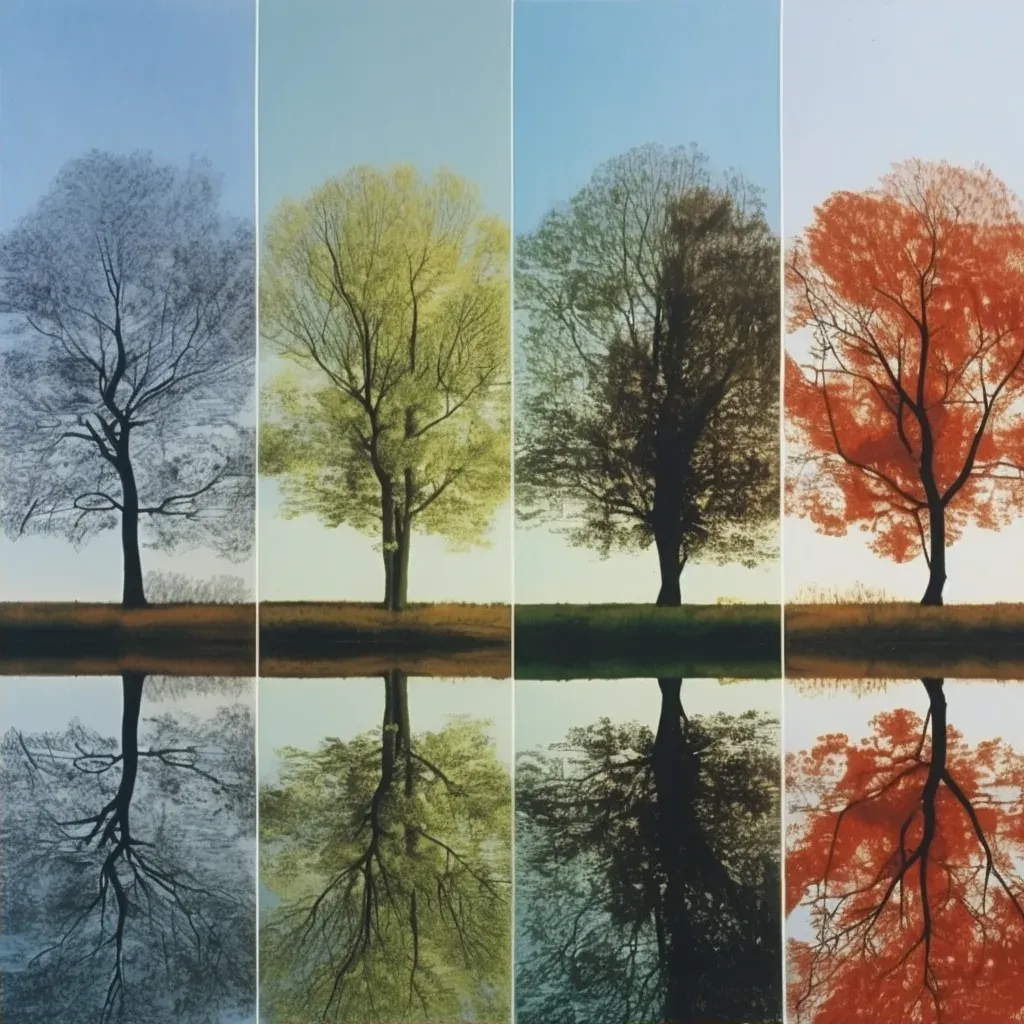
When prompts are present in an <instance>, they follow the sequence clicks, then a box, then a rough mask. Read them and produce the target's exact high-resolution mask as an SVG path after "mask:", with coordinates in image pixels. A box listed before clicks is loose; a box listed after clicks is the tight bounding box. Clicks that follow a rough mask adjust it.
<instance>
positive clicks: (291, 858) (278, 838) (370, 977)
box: [259, 670, 512, 1022]
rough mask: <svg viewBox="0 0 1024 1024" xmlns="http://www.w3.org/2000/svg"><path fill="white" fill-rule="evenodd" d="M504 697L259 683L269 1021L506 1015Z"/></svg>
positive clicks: (332, 682) (432, 688) (448, 685)
mask: <svg viewBox="0 0 1024 1024" xmlns="http://www.w3.org/2000/svg"><path fill="white" fill-rule="evenodd" d="M510 690H511V686H510V684H509V683H508V682H507V681H505V682H501V681H497V680H492V679H457V680H441V679H428V678H422V677H420V678H410V676H409V675H408V674H407V673H405V672H403V671H399V670H392V671H389V672H386V673H383V674H382V675H381V676H380V677H378V678H376V679H373V678H366V679H319V680H311V679H273V680H271V679H263V680H261V682H260V740H259V742H260V783H261V792H260V903H261V916H260V1008H261V1013H262V1015H263V1017H264V1019H266V1020H267V1021H290V1020H337V1021H397V1020H405V1021H433V1020H478V1021H488V1022H498V1021H507V1020H509V1019H510V1014H511V1005H510V1004H511V973H512V953H511V941H512V927H511V922H512V878H511V872H512V866H511V859H512V832H511V830H512V777H511V769H512V723H511V720H510V717H509V714H508V709H509V704H510V700H511V692H510Z"/></svg>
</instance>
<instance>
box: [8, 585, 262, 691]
mask: <svg viewBox="0 0 1024 1024" xmlns="http://www.w3.org/2000/svg"><path fill="white" fill-rule="evenodd" d="M255 667H256V607H255V605H252V604H239V605H228V604H166V605H150V606H149V607H146V608H133V609H125V608H122V607H121V606H120V605H117V604H91V603H75V602H67V603H57V602H46V603H43V602H40V603H34V602H33V603H0V673H2V674H5V675H116V674H118V673H120V672H123V671H134V672H146V673H154V674H165V675H172V674H173V675H211V676H218V675H223V676H252V675H254V674H255Z"/></svg>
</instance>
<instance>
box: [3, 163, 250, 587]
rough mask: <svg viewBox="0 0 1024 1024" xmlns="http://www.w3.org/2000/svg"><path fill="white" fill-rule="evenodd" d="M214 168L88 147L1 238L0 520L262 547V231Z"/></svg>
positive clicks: (137, 566) (129, 583)
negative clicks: (258, 330)
mask: <svg viewBox="0 0 1024 1024" xmlns="http://www.w3.org/2000/svg"><path fill="white" fill-rule="evenodd" d="M219 207H220V194H219V185H218V183H217V180H216V178H215V177H214V175H213V174H212V172H211V171H210V169H209V168H208V167H207V166H206V165H205V164H203V163H200V162H196V163H193V164H192V165H190V166H189V167H188V168H186V169H184V170H182V169H179V168H175V167H171V166H165V165H161V164H158V163H156V161H155V160H154V159H153V157H152V156H151V155H148V154H143V153H137V154H133V155H131V156H119V155H113V154H109V153H101V152H90V153H88V154H86V155H85V156H83V157H80V158H79V159H77V160H73V161H71V162H70V163H68V164H67V165H66V166H65V167H64V168H63V169H62V170H61V172H60V173H59V174H58V175H57V178H56V179H55V181H54V182H53V184H52V185H51V186H50V188H49V190H48V191H47V192H46V194H45V195H44V196H43V198H42V199H41V200H40V201H39V203H38V204H37V205H36V207H35V208H34V209H33V210H32V211H31V212H30V213H28V214H27V215H26V216H24V217H23V218H22V219H21V220H20V221H19V222H18V223H17V224H16V225H15V226H14V227H13V228H11V229H10V230H9V231H8V232H7V233H6V234H5V235H3V236H2V238H0V314H4V315H5V316H4V330H5V333H6V335H7V342H6V343H5V345H4V347H3V351H2V352H0V475H2V484H3V506H2V525H3V528H4V530H5V532H6V533H7V534H8V536H10V537H15V538H16V537H19V536H21V535H22V534H32V533H37V534H57V535H61V536H64V537H66V538H67V539H69V540H70V541H71V542H72V543H75V544H80V543H82V542H84V541H85V540H87V539H88V538H90V537H92V536H93V535H95V534H97V533H99V532H101V531H103V530H108V529H115V528H117V527H118V526H120V529H121V540H122V550H123V557H124V601H125V603H126V604H143V603H145V595H144V591H143V584H142V579H143V577H142V566H141V560H140V553H139V543H140V525H141V528H142V539H143V541H145V542H146V543H149V544H151V545H153V546H155V547H160V548H162V549H165V550H173V549H177V548H181V547H187V546H206V547H209V548H211V549H213V550H216V551H218V552H220V553H222V554H225V555H227V556H229V557H233V558H238V557H241V556H242V555H244V554H245V553H247V552H248V550H249V549H250V548H251V545H252V541H253V502H254V493H255V483H254V480H255V462H254V460H255V443H254V432H253V430H252V429H249V428H246V427H245V426H244V412H245V410H246V407H247V406H249V405H251V402H252V399H253V397H254V394H253V392H254V368H255V355H256V341H255V241H254V236H253V231H252V226H251V225H250V224H249V223H247V222H244V221H241V220H237V219H234V218H231V217H228V216H226V215H225V214H223V213H222V212H221V210H220V208H219Z"/></svg>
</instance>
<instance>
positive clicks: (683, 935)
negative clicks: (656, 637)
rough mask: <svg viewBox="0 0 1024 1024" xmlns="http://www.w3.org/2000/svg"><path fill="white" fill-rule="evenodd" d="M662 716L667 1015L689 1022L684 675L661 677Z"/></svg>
mask: <svg viewBox="0 0 1024 1024" xmlns="http://www.w3.org/2000/svg"><path fill="white" fill-rule="evenodd" d="M658 686H659V688H660V689H661V716H660V719H659V721H658V731H657V733H656V735H655V739H654V786H655V793H656V797H657V802H658V833H659V835H658V860H659V861H660V863H661V869H662V873H663V875H664V877H665V879H666V885H665V893H664V896H663V901H662V906H663V908H664V917H663V926H664V929H665V935H666V942H665V947H664V953H665V955H664V958H663V959H662V961H661V964H660V967H661V970H662V972H663V977H664V979H665V1000H664V1005H663V1007H662V1015H663V1020H664V1021H665V1022H666V1024H668V1022H671V1024H675V1022H684V1021H689V1020H690V1019H691V1018H692V1016H693V1011H694V1007H692V1006H691V1005H690V1000H691V994H690V991H689V985H688V984H687V979H688V974H689V971H688V967H689V960H690V950H691V946H692V939H691V935H690V927H689V925H690V921H689V914H688V913H687V907H686V870H687V867H688V865H687V863H686V861H687V856H686V853H687V851H686V846H687V842H686V835H685V832H686V822H687V821H688V820H689V819H690V818H691V814H690V809H689V808H688V806H687V804H688V803H689V801H688V799H687V796H688V792H689V791H690V789H691V786H690V783H691V781H692V780H690V779H689V778H688V777H687V764H686V761H687V759H686V757H685V746H686V742H685V737H684V736H683V728H682V719H683V705H682V687H683V681H682V679H659V680H658Z"/></svg>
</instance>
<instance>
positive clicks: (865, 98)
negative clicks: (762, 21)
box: [782, 0, 1024, 603]
mask: <svg viewBox="0 0 1024 1024" xmlns="http://www.w3.org/2000/svg"><path fill="white" fill-rule="evenodd" d="M1022 38H1024V7H1022V6H1021V5H1020V4H1019V3H1016V2H1014V0H981V2H977V3H972V4H970V5H969V6H967V5H964V4H963V3H960V2H957V0H901V2H900V3H889V2H886V0H829V2H828V3H821V2H820V0H785V4H784V5H783V32H782V48H783V61H782V67H783V72H782V86H783V118H782V122H783V127H782V134H783V139H782V146H783V186H782V188H783V199H782V221H783V234H784V236H785V237H786V238H790V237H792V236H793V235H795V234H798V233H799V232H800V231H801V230H802V229H803V228H804V227H806V226H807V224H808V223H809V222H810V220H811V217H812V215H813V210H814V207H815V206H816V205H817V204H819V203H821V202H822V201H824V200H825V199H826V198H827V197H828V196H829V195H830V194H831V193H832V192H835V191H837V190H839V189H855V190H859V189H865V188H870V187H871V186H873V185H875V184H876V183H877V182H878V179H879V178H881V177H882V175H884V174H886V173H887V172H888V170H889V169H890V166H891V165H892V164H893V163H896V162H899V161H902V160H906V159H909V158H911V157H919V158H921V159H926V160H948V161H950V162H951V163H955V164H962V165H967V166H970V165H972V164H974V163H977V162H981V163H984V164H987V165H988V166H989V167H990V168H991V169H992V170H993V171H994V172H995V173H996V174H997V175H999V177H1001V178H1002V179H1003V180H1004V181H1005V182H1006V183H1007V184H1008V185H1009V186H1010V188H1012V189H1013V190H1014V191H1015V192H1016V193H1017V194H1018V195H1022V196H1024V145H1022V144H1021V140H1020V132H1019V130H1018V126H1019V125H1020V124H1021V123H1022V122H1024V91H1022V90H1021V88H1020V83H1019V81H1018V78H1019V74H1018V71H1017V68H1018V65H1019V63H1020V61H1019V54H1020V40H1021V39H1022ZM866 540H867V537H866V535H865V534H862V533H854V534H850V535H848V536H847V537H845V538H835V537H823V536H820V535H818V534H816V533H815V532H814V529H813V527H812V526H811V525H810V524H809V523H807V522H806V521H802V520H799V519H796V518H787V520H786V522H785V526H784V530H783V549H784V552H785V554H784V562H785V593H786V599H787V600H792V599H793V598H794V597H796V596H798V594H799V593H800V591H801V590H802V589H804V588H806V587H808V586H811V585H818V586H825V587H836V588H839V589H840V590H842V589H846V588H849V587H851V586H852V585H853V584H855V583H857V582H858V581H859V582H862V583H866V584H870V585H871V586H874V587H884V588H885V589H886V590H888V591H889V592H890V594H891V595H892V596H894V597H898V598H901V599H906V600H914V601H916V600H919V599H920V597H921V594H922V593H923V592H924V587H925V584H926V583H927V580H928V572H927V568H926V566H925V565H924V559H923V558H921V557H918V558H917V559H916V560H915V561H914V562H912V563H909V564H905V565H896V564H894V563H892V562H888V561H884V560H882V559H880V558H878V557H877V556H876V555H874V554H873V552H872V551H871V550H870V548H869V547H868V545H867V543H866ZM1021 551H1024V521H1022V522H1018V523H1016V524H1014V525H1013V526H1011V527H1009V528H1008V529H1005V530H1003V531H1002V532H1000V533H989V532H985V531H981V530H968V531H967V533H966V534H965V535H964V537H963V539H962V540H960V541H959V542H958V543H957V544H955V545H954V546H953V547H951V548H950V549H949V550H948V553H947V556H946V561H947V572H948V576H949V580H948V582H947V584H946V589H945V594H944V597H945V600H946V601H947V602H951V603H957V602H961V603H971V602H990V601H1020V600H1024V577H1022V576H1021V573H1020V571H1019V569H1018V566H1019V564H1020V557H1019V553H1020V552H1021Z"/></svg>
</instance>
